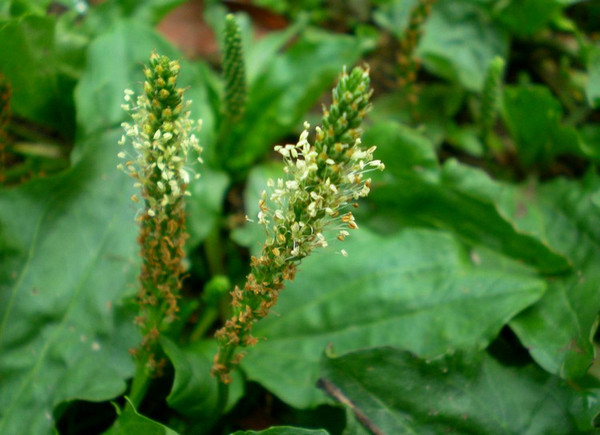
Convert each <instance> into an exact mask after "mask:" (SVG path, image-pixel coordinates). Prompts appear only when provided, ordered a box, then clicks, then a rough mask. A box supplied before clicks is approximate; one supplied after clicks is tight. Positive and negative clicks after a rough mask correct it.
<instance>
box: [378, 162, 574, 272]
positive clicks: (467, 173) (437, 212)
mask: <svg viewBox="0 0 600 435" xmlns="http://www.w3.org/2000/svg"><path fill="white" fill-rule="evenodd" d="M513 190H514V189H513V187H512V186H511V185H509V184H504V183H499V182H495V181H493V180H492V179H490V178H489V176H488V175H487V174H485V173H484V172H483V171H481V170H479V169H475V168H469V167H468V166H466V165H462V164H459V163H457V162H456V161H455V160H448V161H447V162H446V163H445V164H444V166H443V167H442V169H441V171H440V173H439V174H438V175H437V177H435V178H433V179H432V177H431V176H429V177H425V176H422V175H421V174H419V173H414V174H408V173H407V174H405V175H403V176H402V177H397V178H396V179H395V180H393V181H391V182H388V183H385V184H383V185H380V186H377V188H376V189H374V190H373V192H372V194H371V200H372V201H373V202H374V203H376V204H377V206H378V210H381V211H382V212H386V213H389V214H391V216H392V217H393V219H394V220H396V221H398V222H400V223H402V224H404V225H412V226H429V227H435V228H442V229H447V230H450V231H452V232H454V233H455V234H456V235H458V236H460V237H461V238H462V239H463V240H464V241H466V242H467V243H470V244H473V245H484V246H487V247H488V248H491V249H494V250H497V251H498V252H500V253H502V254H504V255H507V256H509V257H512V258H515V259H518V260H521V261H523V262H524V263H525V264H529V265H532V266H534V267H536V268H537V269H538V270H540V271H541V272H542V273H553V274H555V273H562V272H565V271H568V270H569V269H570V267H571V264H570V261H569V259H568V258H566V257H565V256H564V255H562V254H561V253H560V252H557V251H556V250H554V249H553V248H552V247H551V246H550V245H548V243H547V242H546V240H545V239H543V238H541V239H540V238H538V236H537V233H536V232H532V233H528V232H527V231H525V230H524V229H520V228H516V227H515V224H514V222H512V221H511V219H510V218H509V217H508V215H507V214H506V213H504V212H503V211H502V210H501V209H500V208H499V205H498V204H497V203H496V199H497V198H499V197H509V196H510V195H511V192H512V191H513ZM482 222H485V225H482V224H481V223H482Z"/></svg>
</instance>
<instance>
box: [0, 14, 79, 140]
mask: <svg viewBox="0 0 600 435" xmlns="http://www.w3.org/2000/svg"><path fill="white" fill-rule="evenodd" d="M57 23H58V22H57V19H56V18H54V17H41V16H36V15H29V16H26V17H24V18H23V19H20V20H11V21H9V22H8V23H5V24H4V25H2V26H0V51H1V52H2V53H4V54H3V55H2V56H0V72H2V75H3V76H4V77H5V78H6V79H7V80H8V82H9V83H10V85H11V88H12V94H13V95H12V99H11V107H12V111H13V112H14V113H15V114H16V115H18V116H21V117H23V118H27V119H29V120H31V121H35V122H37V123H39V124H40V125H42V126H45V127H46V128H51V129H53V130H55V131H57V132H58V133H59V134H60V135H61V136H63V137H66V138H71V137H73V135H74V127H75V125H74V122H73V119H74V104H73V98H72V95H73V88H74V87H75V84H76V79H77V77H76V76H75V75H74V74H76V71H77V69H78V67H80V66H81V65H78V62H79V63H80V62H81V61H82V60H83V57H82V56H81V54H80V55H79V57H80V59H76V58H77V57H78V56H77V55H75V56H73V49H75V50H77V49H78V44H79V41H76V40H74V39H73V38H72V37H69V35H68V34H67V33H66V32H64V30H63V31H62V32H61V29H59V28H58V27H57ZM80 51H81V52H83V50H80Z"/></svg>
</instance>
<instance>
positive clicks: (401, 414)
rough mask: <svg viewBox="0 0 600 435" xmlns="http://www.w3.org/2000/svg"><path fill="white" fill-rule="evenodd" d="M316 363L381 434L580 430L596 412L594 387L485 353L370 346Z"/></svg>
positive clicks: (339, 396)
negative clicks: (421, 352) (419, 352)
mask: <svg viewBox="0 0 600 435" xmlns="http://www.w3.org/2000/svg"><path fill="white" fill-rule="evenodd" d="M321 367H322V368H321V376H322V381H321V385H323V387H324V388H325V389H326V390H327V391H328V392H329V393H330V394H331V395H332V396H334V397H335V398H336V400H337V401H338V402H342V403H344V404H346V405H347V404H348V403H352V405H353V406H352V410H353V411H354V412H355V415H359V416H360V418H361V419H362V422H363V424H364V425H366V426H369V425H371V427H372V428H373V427H374V428H377V429H379V430H380V431H381V432H380V433H384V434H398V435H399V434H419V435H421V434H423V435H425V434H440V433H448V432H450V433H458V434H482V435H483V434H490V435H491V434H514V435H523V434H528V435H548V434H567V433H583V432H584V431H591V430H592V428H593V426H592V420H593V418H594V416H595V415H597V414H598V413H599V412H600V402H599V399H600V390H597V389H596V390H582V389H581V388H578V387H577V386H575V385H571V384H568V383H567V382H565V381H563V380H561V379H560V378H557V377H554V376H551V375H548V374H547V373H545V372H544V371H543V370H541V369H539V368H538V367H537V366H535V365H533V364H528V365H526V366H523V367H506V366H503V365H501V364H500V363H499V362H498V361H496V360H495V359H494V358H492V357H490V356H489V355H487V354H485V353H483V354H479V355H476V356H475V355H473V356H461V355H455V356H451V357H446V358H443V359H440V360H436V361H428V360H423V359H420V358H417V357H416V356H414V355H413V354H411V353H409V352H406V351H402V350H399V349H394V348H376V349H370V350H362V351H357V352H353V353H348V354H346V355H342V356H339V357H332V358H328V357H325V358H323V360H322V366H321ZM344 399H345V400H346V401H344ZM584 414H585V415H587V417H586V418H585V419H582V418H580V416H581V415H584ZM355 425H358V423H357V421H356V420H355V421H351V422H350V426H355ZM357 432H358V433H363V431H354V432H352V431H350V430H349V431H348V433H357ZM364 433H367V432H364Z"/></svg>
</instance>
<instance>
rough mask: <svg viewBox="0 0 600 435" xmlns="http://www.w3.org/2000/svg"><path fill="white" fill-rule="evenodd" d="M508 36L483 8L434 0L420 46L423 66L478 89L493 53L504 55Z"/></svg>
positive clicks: (469, 87)
mask: <svg viewBox="0 0 600 435" xmlns="http://www.w3.org/2000/svg"><path fill="white" fill-rule="evenodd" d="M507 50H508V37H507V34H506V33H505V31H504V30H502V29H501V28H500V27H499V26H498V25H496V24H495V23H493V22H492V21H491V19H490V17H489V16H487V14H486V12H485V10H484V9H483V8H480V7H478V6H477V5H475V4H472V3H469V2H468V1H465V0H459V1H456V0H452V1H451V0H440V1H439V2H438V3H436V5H435V8H434V9H433V11H432V13H431V16H430V17H429V20H428V21H427V24H426V25H425V30H424V34H423V37H422V39H421V42H420V43H419V47H418V50H417V53H418V56H419V57H420V58H422V59H423V64H424V65H425V68H427V69H428V70H429V71H431V72H433V73H435V74H437V75H439V76H441V77H444V78H446V79H448V80H451V81H456V82H458V83H460V84H461V85H462V86H463V87H464V88H465V89H467V90H470V91H476V92H479V91H481V89H482V88H483V82H484V80H485V74H486V70H487V68H488V65H489V64H490V62H491V61H492V59H493V58H494V57H495V56H501V57H503V58H505V57H506V53H507Z"/></svg>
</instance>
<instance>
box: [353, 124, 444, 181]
mask: <svg viewBox="0 0 600 435" xmlns="http://www.w3.org/2000/svg"><path fill="white" fill-rule="evenodd" d="M362 141H363V142H364V143H365V144H369V145H370V144H377V151H376V156H377V159H379V160H381V161H382V162H385V163H386V170H387V171H389V172H391V173H392V174H393V175H402V174H403V173H405V172H413V171H415V170H416V171H423V170H426V169H437V168H438V162H437V156H436V154H435V150H434V148H433V145H432V144H431V142H430V141H429V140H428V139H427V138H425V137H424V136H423V135H421V134H420V133H419V132H417V131H416V130H414V129H412V128H410V127H406V126H404V125H401V124H398V123H396V122H391V121H388V122H380V123H377V124H375V125H373V126H372V127H371V128H369V130H367V132H366V133H365V134H364V135H363V139H362Z"/></svg>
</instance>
